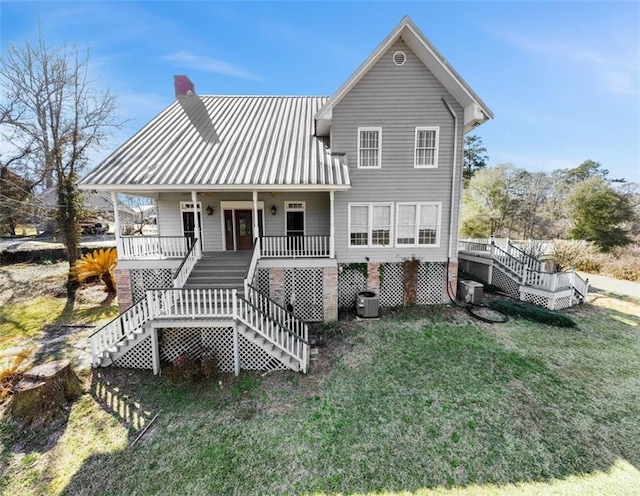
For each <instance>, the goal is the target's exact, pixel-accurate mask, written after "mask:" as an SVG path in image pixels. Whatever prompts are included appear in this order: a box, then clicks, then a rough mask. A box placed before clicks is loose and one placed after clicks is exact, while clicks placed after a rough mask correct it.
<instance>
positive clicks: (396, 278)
mask: <svg viewBox="0 0 640 496" xmlns="http://www.w3.org/2000/svg"><path fill="white" fill-rule="evenodd" d="M403 281H404V264H403V263H383V264H380V306H381V307H397V306H400V305H402V304H403V303H404V284H403Z"/></svg>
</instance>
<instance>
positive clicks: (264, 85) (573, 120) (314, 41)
mask: <svg viewBox="0 0 640 496" xmlns="http://www.w3.org/2000/svg"><path fill="white" fill-rule="evenodd" d="M0 9H1V10H0V16H1V42H2V49H3V50H4V48H5V47H6V45H7V43H10V42H14V43H17V44H20V43H22V42H24V41H25V40H29V41H34V40H35V39H36V38H37V35H38V23H40V26H41V28H42V31H43V33H44V37H45V40H46V41H47V43H48V44H50V45H54V44H59V43H63V42H65V43H67V44H71V45H75V46H77V47H78V48H79V49H81V50H84V49H87V48H88V49H89V50H90V59H91V73H92V76H93V77H94V78H95V79H96V80H97V82H96V85H97V86H99V87H104V88H109V89H110V90H111V91H112V92H114V93H115V94H116V95H117V96H118V102H119V106H120V112H121V114H122V116H123V118H126V119H130V121H129V123H128V125H127V128H126V129H124V130H123V131H122V132H121V133H119V134H118V135H117V136H114V138H113V140H112V143H111V145H110V148H111V149H113V148H115V147H116V146H117V145H118V144H119V143H121V142H122V141H124V139H126V138H127V137H128V136H129V135H131V134H132V133H133V132H135V131H136V130H137V129H139V128H140V127H141V126H142V125H144V124H145V123H146V122H148V121H149V120H150V119H151V118H152V117H153V116H154V115H156V114H157V113H159V112H160V111H161V110H162V109H163V108H164V107H165V106H166V105H168V104H169V103H170V102H171V101H172V100H173V98H174V95H173V75H174V74H187V75H188V76H189V77H190V78H191V79H192V80H193V81H194V83H195V85H196V92H197V93H199V94H247V95H254V94H273V95H286V94H291V95H300V94H305V95H331V94H332V93H333V92H334V91H335V90H337V88H338V87H339V86H340V85H341V84H342V83H343V82H344V81H345V80H346V79H347V78H348V77H349V76H350V75H351V73H352V72H353V71H354V70H355V69H356V68H357V67H358V65H359V64H360V63H361V62H362V61H363V60H364V59H365V58H366V57H367V56H368V55H369V53H371V51H373V50H374V49H375V47H376V46H377V45H378V43H380V42H381V41H382V40H383V39H384V37H385V36H386V35H387V34H388V33H389V32H390V31H391V30H392V29H393V28H394V27H395V26H396V24H397V23H398V22H399V21H400V19H401V18H402V17H403V16H404V15H409V16H410V17H411V18H412V19H413V20H414V22H415V23H416V24H417V25H418V26H419V27H420V29H421V30H422V31H423V32H424V33H425V34H426V36H427V37H428V38H429V39H430V40H431V41H432V42H433V43H434V44H435V46H436V47H438V49H439V50H440V52H441V53H442V54H443V55H444V56H445V58H447V60H448V61H449V62H450V63H451V64H452V65H453V66H454V67H455V68H456V69H457V71H458V72H459V73H460V74H461V75H462V77H463V78H464V79H465V80H466V81H467V82H468V83H469V84H470V85H471V87H472V88H473V89H474V90H475V91H476V92H477V93H478V94H479V95H480V97H481V98H482V99H483V100H484V101H485V102H486V103H487V104H488V105H489V107H490V108H491V109H492V110H493V111H494V113H495V120H493V121H491V122H489V123H487V124H484V125H483V126H481V127H480V128H478V129H477V130H476V134H479V135H480V136H481V137H482V138H483V141H484V144H485V146H486V148H487V149H488V152H489V156H490V164H497V163H513V164H514V165H516V166H519V167H524V168H527V169H529V170H532V171H538V170H545V171H549V170H553V169H555V168H565V167H575V166H577V165H579V164H580V163H581V162H582V161H584V160H586V159H593V160H596V161H599V162H601V163H602V164H603V166H604V167H605V168H607V169H609V170H610V171H611V174H610V175H611V176H612V177H625V178H627V180H631V181H635V182H640V2H637V1H629V2H609V1H607V2H551V1H548V2H480V1H476V2H442V3H441V2H407V3H404V2H273V1H265V2H214V1H195V2H194V1H192V2H189V1H186V2H172V1H143V2H124V1H111V2H79V1H76V2H56V1H48V2H33V1H16V2H12V1H2V2H1V3H0ZM109 151H110V150H109ZM105 154H106V152H105V153H102V154H101V155H102V156H104V155H105Z"/></svg>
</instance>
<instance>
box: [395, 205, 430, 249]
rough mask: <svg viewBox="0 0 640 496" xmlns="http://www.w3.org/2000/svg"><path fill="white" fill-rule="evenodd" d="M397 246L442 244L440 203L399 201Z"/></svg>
mask: <svg viewBox="0 0 640 496" xmlns="http://www.w3.org/2000/svg"><path fill="white" fill-rule="evenodd" d="M396 215H397V216H396V245H397V246H438V245H439V244H440V233H439V227H440V203H398V208H397V214H396Z"/></svg>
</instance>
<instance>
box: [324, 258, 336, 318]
mask: <svg viewBox="0 0 640 496" xmlns="http://www.w3.org/2000/svg"><path fill="white" fill-rule="evenodd" d="M322 286H323V301H322V306H323V321H324V322H334V321H336V320H338V267H325V268H324V269H323V271H322Z"/></svg>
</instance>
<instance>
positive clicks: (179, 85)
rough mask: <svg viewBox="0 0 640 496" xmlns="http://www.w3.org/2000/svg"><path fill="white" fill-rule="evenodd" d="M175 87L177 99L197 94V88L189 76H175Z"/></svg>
mask: <svg viewBox="0 0 640 496" xmlns="http://www.w3.org/2000/svg"><path fill="white" fill-rule="evenodd" d="M173 87H174V88H175V90H176V98H180V97H185V96H192V95H195V94H196V86H195V85H194V84H193V83H192V82H191V79H189V78H188V77H187V76H173Z"/></svg>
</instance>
